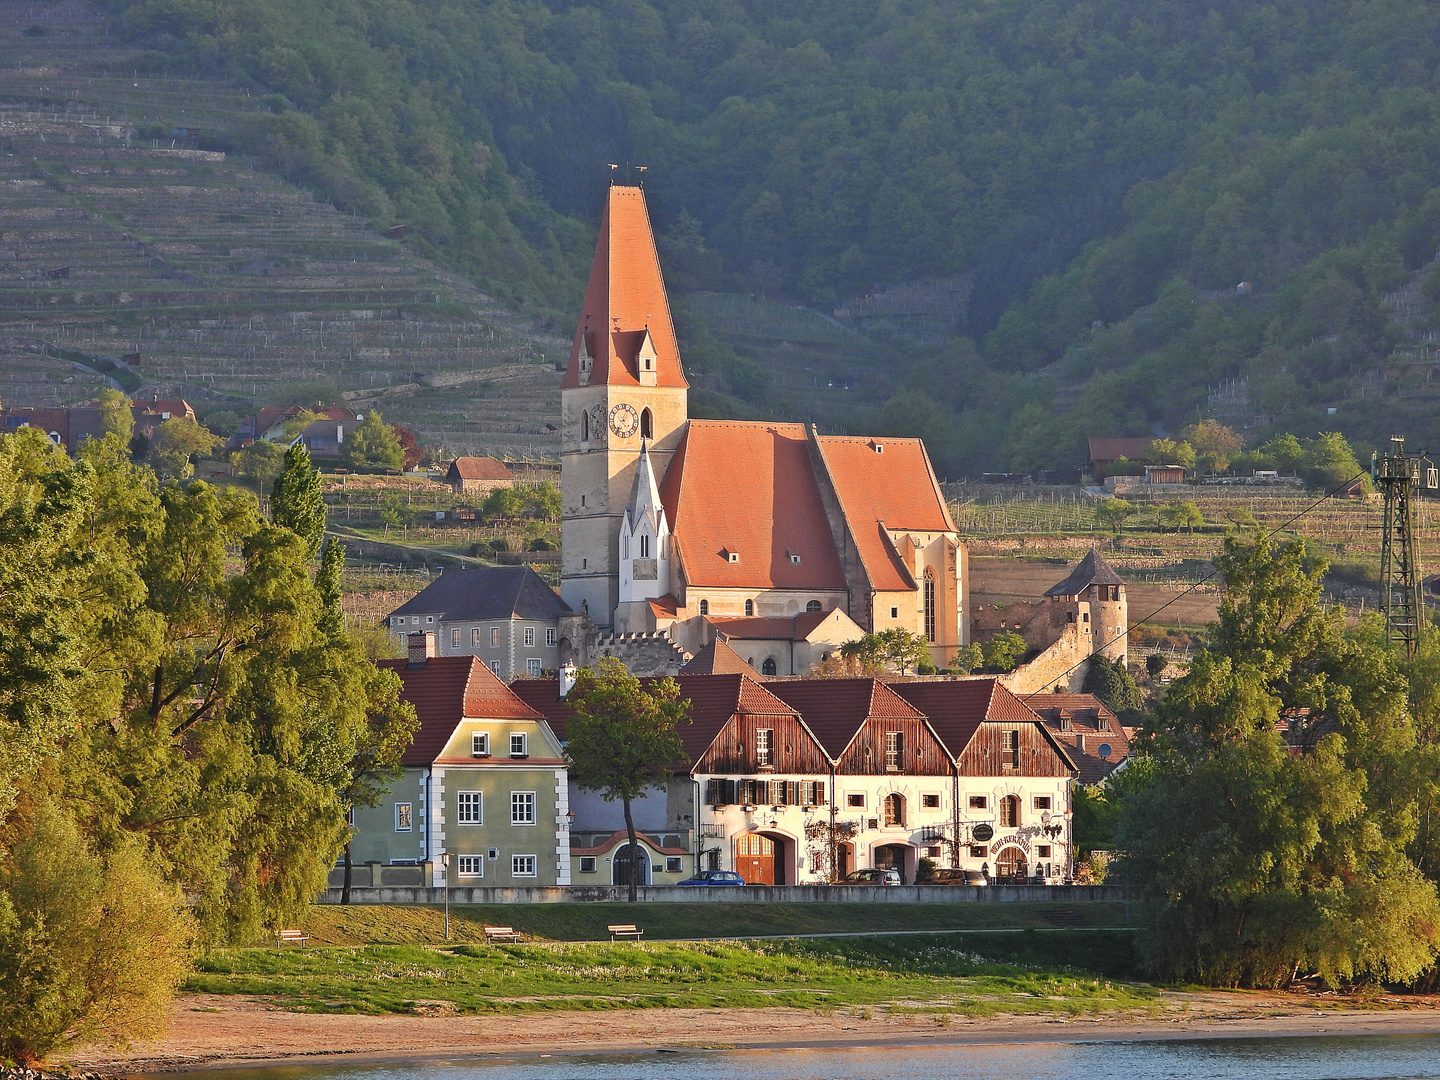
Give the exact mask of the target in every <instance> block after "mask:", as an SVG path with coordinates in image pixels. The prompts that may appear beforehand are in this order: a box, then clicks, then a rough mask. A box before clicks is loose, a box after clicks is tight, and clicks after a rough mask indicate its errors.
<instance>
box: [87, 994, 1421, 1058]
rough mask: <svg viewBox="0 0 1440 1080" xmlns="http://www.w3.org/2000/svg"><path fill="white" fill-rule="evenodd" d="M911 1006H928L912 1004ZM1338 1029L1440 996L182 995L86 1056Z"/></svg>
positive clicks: (1374, 1024)
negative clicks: (987, 1001) (1132, 1003)
mask: <svg viewBox="0 0 1440 1080" xmlns="http://www.w3.org/2000/svg"><path fill="white" fill-rule="evenodd" d="M911 1007H912V1008H913V1007H915V1006H914V1003H912V1005H911ZM1317 1032H1323V1033H1325V1034H1327V1035H1406V1034H1437V1035H1440V997H1428V998H1414V999H1411V998H1406V999H1394V998H1385V999H1382V1000H1380V1001H1378V1002H1374V1003H1371V1004H1370V1005H1368V1006H1361V1005H1358V1004H1356V1003H1354V1002H1346V1001H1344V1000H1337V999H1336V998H1334V997H1330V996H1320V997H1318V998H1317V997H1309V996H1304V995H1298V994H1297V995H1290V994H1273V993H1261V992H1224V991H1217V992H1209V993H1178V992H1175V993H1166V994H1165V995H1164V996H1163V999H1162V1002H1161V1004H1160V1005H1159V1006H1158V1007H1157V1009H1156V1010H1155V1012H1154V1013H1153V1014H1151V1015H1141V1014H1129V1015H1113V1016H1103V1017H1076V1018H1071V1019H1067V1020H1060V1019H1051V1018H1042V1017H1033V1016H994V1017H986V1018H983V1019H974V1020H971V1019H967V1018H965V1017H953V1018H949V1022H948V1023H944V1022H942V1018H937V1017H936V1016H934V1015H932V1014H926V1013H923V1012H920V1013H912V1012H905V1013H903V1014H897V1015H890V1014H889V1013H887V1012H885V1011H884V1010H883V1009H880V1010H875V1012H874V1014H873V1016H866V1015H865V1014H864V1013H863V1012H861V1013H860V1014H858V1015H857V1014H855V1013H854V1012H853V1011H851V1010H841V1011H837V1012H835V1013H833V1014H831V1015H829V1016H826V1015H823V1014H821V1013H817V1012H810V1011H808V1010H804V1009H779V1008H777V1009H731V1010H718V1009H717V1010H704V1009H639V1010H631V1011H616V1012H604V1013H595V1012H545V1013H522V1014H518V1015H515V1014H512V1015H506V1016H503V1017H501V1016H456V1015H447V1014H446V1013H445V1011H444V1006H442V1005H440V1004H439V1003H437V1006H436V1010H435V1013H434V1014H433V1015H428V1016H426V1015H412V1016H346V1015H318V1014H313V1013H297V1012H289V1011H286V1010H284V1009H279V1008H276V1007H275V1006H273V1005H271V1004H269V1003H268V1002H266V1001H264V1000H261V999H254V998H245V997H232V996H218V995H206V994H188V995H182V996H181V997H180V998H179V999H177V1001H176V1003H175V1007H174V1022H173V1024H172V1026H171V1029H170V1032H169V1034H168V1035H167V1036H166V1037H165V1038H163V1039H160V1040H156V1041H154V1042H149V1043H143V1044H139V1045H136V1046H134V1047H132V1048H131V1049H130V1050H129V1051H124V1052H116V1051H107V1050H100V1049H91V1050H90V1051H88V1052H86V1053H82V1054H80V1055H78V1056H77V1058H76V1060H75V1064H76V1065H83V1066H84V1067H86V1068H95V1069H101V1070H104V1071H107V1072H117V1073H129V1074H139V1073H156V1072H174V1071H185V1070H190V1069H200V1068H213V1067H236V1066H242V1065H274V1064H279V1063H282V1062H283V1063H284V1064H287V1065H324V1064H334V1063H340V1062H347V1063H355V1064H359V1063H373V1062H394V1061H406V1060H410V1061H418V1060H427V1059H429V1060H434V1059H454V1058H464V1057H477V1056H481V1055H487V1054H496V1055H504V1056H507V1057H508V1056H522V1057H523V1056H527V1055H531V1054H585V1053H605V1052H612V1053H618V1052H623V1051H634V1050H658V1049H686V1048H691V1049H704V1048H708V1049H742V1048H743V1049H751V1048H755V1049H760V1048H768V1047H793V1048H803V1047H826V1046H846V1045H856V1046H876V1045H885V1044H891V1045H893V1044H906V1043H922V1042H923V1043H929V1044H934V1043H943V1042H950V1043H966V1042H970V1043H986V1042H1069V1041H1081V1040H1084V1041H1090V1040H1097V1039H1106V1040H1125V1039H1157V1038H1160V1039H1176V1038H1237V1037H1261V1036H1297V1035H1311V1034H1315V1033H1317Z"/></svg>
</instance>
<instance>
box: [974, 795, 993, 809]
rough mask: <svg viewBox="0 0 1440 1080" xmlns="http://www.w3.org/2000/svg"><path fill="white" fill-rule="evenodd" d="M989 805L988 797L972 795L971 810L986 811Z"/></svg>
mask: <svg viewBox="0 0 1440 1080" xmlns="http://www.w3.org/2000/svg"><path fill="white" fill-rule="evenodd" d="M988 805H989V800H988V799H986V797H985V796H984V795H971V796H970V809H971V810H984V809H985V808H986V806H988Z"/></svg>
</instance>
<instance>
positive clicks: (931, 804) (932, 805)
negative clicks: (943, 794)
mask: <svg viewBox="0 0 1440 1080" xmlns="http://www.w3.org/2000/svg"><path fill="white" fill-rule="evenodd" d="M920 805H921V806H923V807H924V808H925V809H926V810H938V809H940V796H939V795H921V796H920Z"/></svg>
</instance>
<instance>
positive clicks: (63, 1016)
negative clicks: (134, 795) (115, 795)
mask: <svg viewBox="0 0 1440 1080" xmlns="http://www.w3.org/2000/svg"><path fill="white" fill-rule="evenodd" d="M36 794H38V792H37V793H36ZM4 832H5V835H4V843H3V849H0V850H4V852H5V854H6V857H5V858H4V859H0V1057H5V1058H10V1059H11V1060H15V1061H19V1062H21V1063H22V1064H25V1065H34V1064H36V1063H37V1062H39V1061H41V1060H43V1059H45V1058H47V1057H49V1055H51V1054H52V1053H54V1052H56V1051H59V1050H65V1049H69V1048H70V1047H73V1046H76V1045H78V1044H80V1043H85V1042H99V1041H105V1042H110V1043H120V1044H126V1043H128V1042H129V1041H130V1040H131V1039H137V1038H146V1037H152V1036H155V1035H158V1034H160V1033H161V1032H162V1031H163V1030H164V1029H165V1027H166V1026H167V1025H168V1023H169V1019H170V1001H171V998H172V997H173V995H174V992H175V989H176V988H177V987H178V986H179V984H180V981H181V980H182V979H183V978H184V976H185V974H186V971H187V969H188V967H189V956H188V949H189V939H190V933H191V928H190V925H189V920H188V918H187V916H186V914H185V909H184V905H183V902H182V899H181V896H180V894H179V891H178V890H177V889H175V888H174V887H173V886H170V885H166V884H165V883H164V882H162V881H161V880H160V879H159V878H158V877H157V876H156V875H155V873H154V872H153V870H152V869H151V868H150V867H149V866H148V865H147V863H146V860H145V859H144V857H143V855H142V854H141V852H140V851H139V850H137V848H136V847H135V846H133V845H125V846H122V847H120V848H118V849H116V850H113V851H111V852H109V853H107V854H102V853H99V852H96V851H95V850H94V849H93V847H92V846H91V845H90V844H88V843H87V842H86V841H85V839H84V838H83V837H82V836H81V835H80V832H79V830H77V829H76V827H75V825H74V823H73V822H72V821H70V820H69V819H68V818H67V817H66V816H65V815H64V814H63V813H62V812H60V811H59V810H58V809H57V808H55V807H54V806H53V805H51V804H50V803H48V802H34V801H32V802H30V803H29V804H28V805H26V806H24V807H22V808H21V809H20V811H19V812H17V813H16V814H15V815H13V816H12V817H11V819H10V820H9V821H8V822H7V823H6V826H5V830H4Z"/></svg>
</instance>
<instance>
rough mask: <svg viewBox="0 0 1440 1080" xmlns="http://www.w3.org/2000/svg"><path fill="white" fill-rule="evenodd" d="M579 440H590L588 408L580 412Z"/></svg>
mask: <svg viewBox="0 0 1440 1080" xmlns="http://www.w3.org/2000/svg"><path fill="white" fill-rule="evenodd" d="M580 441H581V442H589V441H590V410H589V409H586V410H584V411H583V412H581V414H580Z"/></svg>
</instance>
